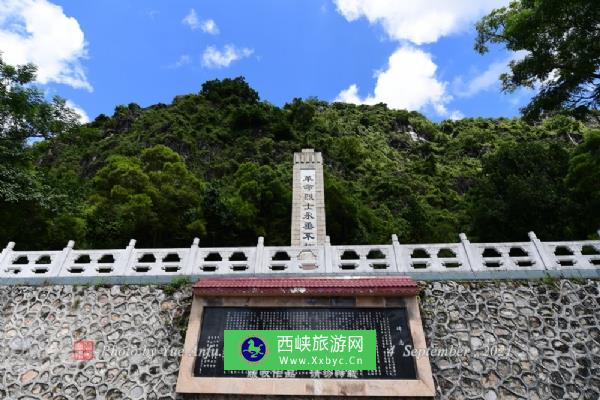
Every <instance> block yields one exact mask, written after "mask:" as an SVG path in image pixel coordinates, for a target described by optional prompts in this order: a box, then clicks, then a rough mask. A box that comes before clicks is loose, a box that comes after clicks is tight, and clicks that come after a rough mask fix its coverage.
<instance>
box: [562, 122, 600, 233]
mask: <svg viewBox="0 0 600 400" xmlns="http://www.w3.org/2000/svg"><path fill="white" fill-rule="evenodd" d="M566 183H567V185H568V186H569V188H570V189H571V191H572V193H573V199H574V200H575V202H576V204H578V205H579V206H580V207H581V208H580V213H579V215H581V216H582V217H583V218H576V219H574V221H573V223H575V224H576V225H577V226H578V227H579V230H580V232H578V233H579V235H581V236H583V235H589V234H592V233H595V232H596V230H597V229H599V228H600V131H599V130H594V131H590V132H589V133H588V134H587V135H586V136H585V141H584V142H583V144H581V145H580V146H579V147H578V148H577V150H575V154H574V155H573V157H572V158H571V160H570V162H569V173H568V175H567V180H566ZM581 236H580V237H581Z"/></svg>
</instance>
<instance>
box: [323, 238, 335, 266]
mask: <svg viewBox="0 0 600 400" xmlns="http://www.w3.org/2000/svg"><path fill="white" fill-rule="evenodd" d="M323 247H324V248H325V250H324V257H323V258H324V260H323V261H324V263H325V265H324V266H325V272H328V273H329V272H331V273H333V272H334V269H333V266H334V265H335V264H334V262H333V261H334V260H333V249H332V248H331V238H330V237H329V235H327V236H325V243H324V244H323Z"/></svg>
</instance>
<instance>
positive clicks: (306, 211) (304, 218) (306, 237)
mask: <svg viewBox="0 0 600 400" xmlns="http://www.w3.org/2000/svg"><path fill="white" fill-rule="evenodd" d="M315 176H316V173H315V170H314V169H303V170H301V171H300V198H301V201H302V210H301V213H300V219H301V221H300V244H301V245H302V246H314V245H316V244H317V208H316V204H317V203H316V189H315V187H316V181H315Z"/></svg>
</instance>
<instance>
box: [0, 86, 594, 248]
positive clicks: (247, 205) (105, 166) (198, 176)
mask: <svg viewBox="0 0 600 400" xmlns="http://www.w3.org/2000/svg"><path fill="white" fill-rule="evenodd" d="M590 126H592V125H591V124H588V125H587V126H586V125H584V124H583V123H581V122H577V121H575V120H573V119H571V118H570V117H566V116H560V115H559V116H555V117H552V118H550V119H546V120H544V121H543V122H541V123H539V124H537V125H528V124H526V123H525V122H523V121H522V120H520V119H484V118H477V119H470V118H467V119H463V120H460V121H443V122H441V123H433V122H431V121H429V120H428V119H427V118H425V117H424V116H422V115H421V114H419V113H417V112H408V111H398V110H390V109H388V108H387V107H386V106H385V105H383V104H380V105H374V106H366V105H362V106H355V105H350V104H342V103H328V102H324V101H320V100H317V99H307V100H300V99H294V100H293V101H292V102H290V103H288V104H286V105H285V106H284V107H282V108H280V107H276V106H274V105H272V104H270V103H268V102H265V101H261V100H260V99H259V95H258V93H257V92H256V91H254V90H253V89H252V88H251V87H249V86H248V85H247V83H246V82H245V81H244V79H243V78H237V79H225V80H222V81H209V82H206V83H204V84H203V85H202V89H201V91H200V92H199V93H196V94H188V95H181V96H177V97H175V98H174V99H173V101H172V103H171V104H156V105H154V106H151V107H148V108H141V107H140V106H138V105H136V104H129V105H126V106H118V107H116V109H115V112H114V114H113V115H112V116H105V115H100V116H99V117H97V118H96V119H95V120H94V121H93V122H91V123H89V124H85V125H82V126H76V125H74V126H72V127H69V128H68V129H62V130H61V131H60V133H57V134H56V135H53V136H52V137H48V138H47V139H45V140H42V141H40V142H38V143H36V144H34V145H31V146H24V148H23V149H22V154H20V155H19V157H13V158H11V157H10V156H6V154H9V152H8V151H4V153H2V152H0V154H4V156H3V159H2V163H3V164H4V165H3V166H2V169H1V170H0V176H1V177H2V179H3V181H2V182H4V183H3V186H4V187H3V189H2V190H0V218H1V219H0V220H1V221H2V222H1V223H0V242H2V243H6V242H7V241H9V240H13V241H16V242H17V243H18V245H17V247H18V248H48V247H51V248H61V247H63V246H64V245H65V244H66V242H67V240H68V239H74V240H76V241H77V246H78V247H80V248H83V247H105V248H106V247H113V246H116V247H124V246H125V245H126V244H127V241H128V240H129V239H130V238H136V239H137V240H138V246H152V247H156V246H185V247H187V246H189V245H190V243H191V240H192V238H193V237H194V236H199V237H200V238H201V243H202V245H203V246H209V245H254V244H255V243H256V238H257V236H261V235H262V236H265V241H266V243H267V244H278V245H282V244H287V243H289V240H290V238H289V229H290V213H291V180H292V176H291V172H292V153H293V152H294V151H300V149H302V148H303V147H312V148H315V149H316V150H317V151H321V152H322V153H323V156H324V159H325V180H326V194H325V196H326V197H325V198H326V207H327V215H326V218H327V230H328V234H329V235H330V236H331V240H332V242H333V243H334V244H335V243H377V242H379V243H381V242H388V241H389V240H390V235H391V234H392V233H397V234H398V236H399V238H400V241H401V242H438V241H457V240H458V233H459V232H466V233H467V234H468V235H469V236H470V238H471V240H473V241H476V240H481V241H505V240H527V232H528V231H530V230H533V231H535V232H536V233H537V234H538V236H539V237H540V238H542V239H544V240H549V239H557V240H558V239H561V240H566V239H573V238H578V239H583V238H586V237H591V236H592V235H595V232H596V229H598V228H600V131H599V130H597V129H596V130H594V129H593V128H590ZM57 132H58V130H57ZM0 150H1V149H0ZM4 150H6V149H4ZM19 174H21V175H22V176H26V177H27V179H26V180H24V181H23V180H22V179H21V178H18V177H21V175H19ZM15 177H17V178H18V179H17V178H15ZM19 179H21V180H19ZM23 179H25V178H23ZM11 185H12V186H11ZM15 185H16V186H15ZM19 185H21V186H19ZM24 187H26V190H25V189H23V188H24ZM15 193H18V194H19V195H16V194H15Z"/></svg>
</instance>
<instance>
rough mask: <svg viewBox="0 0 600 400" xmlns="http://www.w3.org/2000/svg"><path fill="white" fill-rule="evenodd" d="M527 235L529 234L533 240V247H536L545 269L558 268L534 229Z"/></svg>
mask: <svg viewBox="0 0 600 400" xmlns="http://www.w3.org/2000/svg"><path fill="white" fill-rule="evenodd" d="M527 236H529V240H531V243H532V244H533V247H534V248H535V251H536V252H537V254H538V256H539V259H540V260H542V264H543V265H544V269H545V270H554V269H556V265H555V264H554V262H553V259H552V257H550V256H549V255H548V253H547V252H546V248H545V246H544V244H543V243H542V242H541V241H540V239H538V238H537V236H536V234H535V233H534V232H533V231H531V232H528V233H527Z"/></svg>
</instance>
